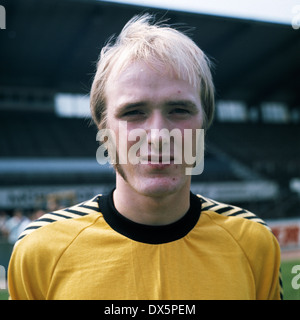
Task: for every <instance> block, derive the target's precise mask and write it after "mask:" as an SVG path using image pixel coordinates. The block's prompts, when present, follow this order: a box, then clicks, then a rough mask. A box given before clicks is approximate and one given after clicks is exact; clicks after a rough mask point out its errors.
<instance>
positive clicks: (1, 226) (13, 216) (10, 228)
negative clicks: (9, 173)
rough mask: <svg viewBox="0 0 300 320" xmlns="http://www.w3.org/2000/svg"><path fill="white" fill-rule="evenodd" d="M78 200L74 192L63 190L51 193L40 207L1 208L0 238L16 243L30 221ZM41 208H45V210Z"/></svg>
mask: <svg viewBox="0 0 300 320" xmlns="http://www.w3.org/2000/svg"><path fill="white" fill-rule="evenodd" d="M76 201H77V199H76V197H75V193H74V192H70V191H67V192H66V191H63V192H58V193H52V194H49V195H48V196H47V198H46V200H45V202H44V203H42V204H41V206H40V207H38V209H33V210H23V209H21V208H16V209H14V210H13V211H5V210H1V209H0V240H5V241H8V242H9V243H11V244H14V243H15V242H16V241H17V240H18V238H19V236H20V234H21V233H22V232H23V231H24V230H25V229H26V227H27V226H28V224H29V223H30V222H32V221H34V220H37V219H39V218H40V217H41V216H42V215H44V214H45V213H47V212H53V211H55V210H58V209H62V208H64V207H68V206H71V205H72V204H75V203H76ZM41 208H45V210H44V209H41Z"/></svg>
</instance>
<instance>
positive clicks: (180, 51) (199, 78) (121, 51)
mask: <svg viewBox="0 0 300 320" xmlns="http://www.w3.org/2000/svg"><path fill="white" fill-rule="evenodd" d="M153 20H154V18H153V16H151V15H150V14H144V15H142V16H135V17H133V18H132V19H131V20H130V21H129V22H128V23H127V24H126V25H125V26H124V28H123V30H122V32H121V33H120V35H119V36H118V37H117V38H116V40H115V41H113V39H110V40H109V41H108V43H107V44H106V46H105V47H103V49H102V50H101V53H100V57H99V60H98V63H97V71H96V74H95V77H94V81H93V84H92V88H91V94H90V98H91V102H90V105H91V112H92V117H93V120H94V122H95V124H96V125H97V127H98V128H99V129H100V128H105V127H106V103H105V85H106V83H107V81H108V78H109V77H112V76H113V75H114V76H116V75H118V74H119V73H120V72H121V71H122V70H124V69H125V68H126V67H128V66H129V64H131V63H132V62H135V61H144V62H146V63H149V64H150V65H151V66H153V67H156V68H157V69H161V68H159V66H165V67H168V68H170V70H171V71H173V72H175V74H176V75H177V76H178V78H180V79H182V80H186V81H188V82H189V83H190V84H191V85H193V86H195V87H197V88H198V89H199V94H200V98H201V104H202V110H203V115H204V119H203V128H204V129H208V127H209V126H210V124H211V122H212V119H213V114H214V85H213V81H212V76H211V72H210V61H209V59H208V58H207V57H206V55H205V54H204V53H203V51H202V50H201V49H200V48H199V47H198V46H197V45H196V44H195V42H194V41H193V40H191V39H190V38H189V37H188V36H186V35H185V34H184V33H182V32H180V31H178V30H176V29H174V28H171V27H170V26H169V25H166V24H162V23H153ZM161 70H162V69H161ZM158 71H159V70H158ZM110 79H111V78H110Z"/></svg>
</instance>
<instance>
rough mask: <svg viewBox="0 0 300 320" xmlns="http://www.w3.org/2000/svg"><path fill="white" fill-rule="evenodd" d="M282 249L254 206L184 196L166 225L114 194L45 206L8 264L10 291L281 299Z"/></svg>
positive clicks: (54, 295)
mask: <svg viewBox="0 0 300 320" xmlns="http://www.w3.org/2000/svg"><path fill="white" fill-rule="evenodd" d="M279 269H280V248H279V245H278V243H277V240H276V238H275V237H274V235H273V234H272V233H271V231H270V229H269V228H268V226H266V225H265V223H264V222H263V221H262V220H261V219H259V218H258V217H257V216H256V215H254V214H253V213H251V212H249V211H247V210H244V209H241V208H238V207H235V206H230V205H226V204H222V203H219V202H216V201H213V200H210V199H207V198H205V197H202V196H196V195H194V194H192V193H191V195H190V208H189V210H188V212H187V213H186V214H185V215H184V216H183V217H182V218H181V219H180V220H178V221H176V222H174V223H172V224H169V225H165V226H148V225H143V224H139V223H135V222H133V221H131V220H128V219H127V218H125V217H124V216H122V215H121V214H120V213H119V212H118V211H117V210H116V208H115V207H114V203H113V197H112V192H110V193H109V194H108V195H103V196H102V195H98V196H96V197H95V198H93V199H91V200H89V201H86V202H84V203H81V204H78V205H76V206H73V207H70V208H66V209H62V210H59V211H55V212H52V213H48V214H45V215H44V216H42V217H41V218H40V219H38V220H36V221H34V222H33V223H31V224H30V225H29V227H28V228H27V229H26V230H25V231H24V232H23V233H22V234H21V236H20V238H19V240H18V241H17V243H16V245H15V247H14V250H13V254H12V257H11V260H10V264H9V270H8V286H9V293H10V297H11V299H67V300H69V299H70V300H73V299H89V300H90V299H100V300H136V299H138V300H156V299H159V300H198V299H213V300H215V299H272V300H273V299H280V298H281V285H280V281H279V279H280V272H279Z"/></svg>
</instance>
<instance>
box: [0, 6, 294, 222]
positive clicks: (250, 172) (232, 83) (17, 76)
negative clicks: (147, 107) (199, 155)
mask: <svg viewBox="0 0 300 320" xmlns="http://www.w3.org/2000/svg"><path fill="white" fill-rule="evenodd" d="M1 4H2V5H3V6H4V7H5V9H6V15H7V16H6V20H7V28H6V30H1V33H0V40H1V46H2V47H3V48H5V49H4V50H1V51H0V68H1V78H0V114H1V116H0V199H1V201H0V209H4V210H7V211H8V212H9V213H10V214H12V211H13V210H14V209H15V206H16V205H17V204H18V203H20V202H18V201H15V199H16V198H17V196H16V194H17V195H18V197H19V199H22V201H23V202H22V203H23V204H24V203H25V202H24V201H25V200H24V199H25V198H26V199H27V200H26V201H27V202H26V208H27V209H28V210H29V209H33V207H34V197H35V196H36V195H37V194H38V192H37V191H40V192H41V190H44V189H43V188H45V190H48V191H49V190H50V189H51V188H52V189H51V190H53V192H56V191H57V190H58V189H59V190H61V188H64V187H66V186H68V188H69V187H70V186H73V187H74V190H77V191H76V192H77V195H78V196H79V194H80V190H83V189H84V186H86V188H89V189H90V190H91V192H94V191H95V192H100V191H101V185H103V186H104V185H109V184H110V183H112V181H113V177H114V173H113V172H112V171H111V169H109V168H108V166H106V167H104V168H102V169H100V168H101V167H100V166H99V165H98V164H97V162H96V160H95V152H96V150H97V147H98V145H97V142H96V130H95V128H94V127H93V126H91V125H90V119H89V118H75V117H73V118H63V117H59V116H58V115H57V114H56V113H55V112H54V105H55V95H56V94H57V93H64V92H66V93H74V94H83V95H86V94H87V93H88V92H89V89H90V85H91V81H92V77H93V73H94V71H95V61H96V60H97V57H98V54H99V51H100V48H101V47H102V45H103V44H104V43H105V41H106V40H107V38H108V37H109V36H111V35H112V34H114V33H118V32H119V31H120V29H121V27H122V26H123V25H124V23H125V22H126V21H128V20H129V19H130V18H131V17H132V16H133V15H135V14H138V13H141V12H144V11H145V8H143V7H139V6H130V5H123V4H116V3H108V2H105V1H94V0H90V1H67V0H65V1H63V0H39V1H38V0H32V1H30V2H23V1H21V0H3V1H2V3H1ZM150 11H152V12H156V13H157V15H158V17H161V18H163V19H168V18H169V19H170V21H169V22H170V23H175V24H177V26H178V27H179V28H181V29H183V30H184V29H185V30H187V29H188V30H189V33H190V34H191V35H192V37H193V39H194V40H195V41H196V42H197V43H198V44H199V46H200V47H201V48H202V49H203V50H204V51H205V53H206V54H207V55H208V56H209V57H210V58H211V59H212V61H213V64H214V74H213V76H214V82H215V85H216V98H217V101H219V100H221V99H222V100H224V101H226V100H227V101H229V100H230V101H243V103H244V104H245V108H246V110H247V113H248V114H250V109H251V110H252V109H253V108H257V109H259V108H260V105H261V104H262V103H263V102H265V101H273V102H274V101H275V102H280V103H283V104H285V105H286V106H287V108H288V109H289V110H290V114H291V115H292V111H293V114H294V115H295V116H294V118H293V117H292V116H291V119H290V120H287V121H286V123H280V124H279V123H265V122H264V121H263V120H264V119H263V117H262V115H261V114H258V116H257V117H254V118H253V117H249V118H248V119H244V120H243V122H232V121H231V122H230V121H227V122H225V121H222V120H221V119H218V117H217V119H216V121H215V122H214V124H213V126H212V128H211V129H210V130H209V131H208V133H207V137H206V157H205V163H204V172H203V174H201V175H199V176H194V177H193V184H194V186H195V188H196V191H197V190H201V191H203V190H204V191H205V190H210V191H209V192H211V194H213V195H216V197H215V200H223V201H224V202H226V200H228V201H230V202H231V203H232V204H237V205H241V206H245V207H246V209H249V210H252V211H254V212H255V213H257V214H258V215H260V216H261V217H262V218H280V217H291V216H297V215H299V211H297V206H298V207H299V197H298V194H297V193H296V192H294V191H291V190H290V182H291V180H292V179H295V178H296V179H297V178H299V177H300V168H299V146H298V145H299V143H298V141H299V138H300V136H299V135H300V133H299V131H300V130H299V127H300V126H299V117H300V116H299V115H300V113H299V90H298V88H299V85H300V84H299V76H298V75H299V70H300V69H299V68H300V66H299V50H300V42H299V37H298V36H299V35H298V34H297V31H295V30H293V28H292V27H291V26H288V25H280V24H273V23H263V22H255V21H247V20H241V19H231V18H223V17H216V16H210V15H201V14H193V13H185V12H179V11H168V12H167V13H166V12H165V11H164V10H156V9H151V10H150ZM66 17H68V19H66ZM182 23H184V24H185V25H183V24H182ZM190 27H192V28H194V30H191V28H190ZM223 110H225V109H224V108H223ZM225 113H226V112H225ZM297 115H298V117H297ZM292 118H293V121H292ZM229 120H230V119H229ZM255 184H256V188H255ZM99 186H100V187H99ZM29 187H30V188H29ZM49 188H50V189H49ZM197 188H198V189H197ZM32 190H33V191H32ZM55 190H56V191H55ZM98 190H100V191H98ZM226 190H227V192H225V191H226ZM231 190H235V191H231ZM238 191H239V192H238ZM45 192H46V191H45ZM209 192H208V193H209ZM230 194H236V195H238V197H236V199H232V198H230ZM85 195H86V193H85ZM205 195H206V194H204V196H205ZM39 196H40V194H39ZM206 196H207V195H206ZM80 197H83V194H81V195H80V196H79V198H80ZM12 199H14V201H15V202H14V201H13V200H12ZM80 199H81V198H80ZM20 201H21V200H20ZM30 201H31V202H30ZM30 203H31V205H30ZM43 209H45V208H43Z"/></svg>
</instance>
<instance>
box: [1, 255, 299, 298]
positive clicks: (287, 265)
mask: <svg viewBox="0 0 300 320" xmlns="http://www.w3.org/2000/svg"><path fill="white" fill-rule="evenodd" d="M294 265H300V261H299V260H298V261H285V262H282V264H281V273H282V281H283V289H284V300H300V289H298V290H295V289H293V287H292V279H293V277H295V274H292V272H291V271H292V268H293V266H294ZM7 299H8V292H7V290H0V300H7Z"/></svg>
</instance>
